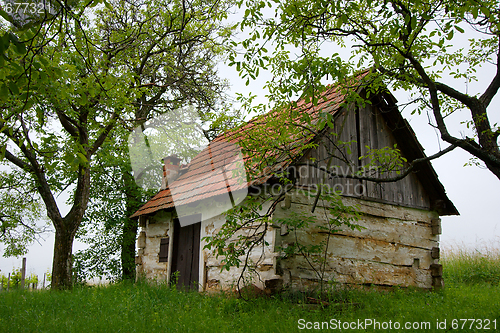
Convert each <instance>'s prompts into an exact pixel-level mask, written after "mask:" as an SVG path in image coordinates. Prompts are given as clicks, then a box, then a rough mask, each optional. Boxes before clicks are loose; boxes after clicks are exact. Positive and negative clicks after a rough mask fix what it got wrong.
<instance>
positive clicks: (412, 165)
mask: <svg viewBox="0 0 500 333" xmlns="http://www.w3.org/2000/svg"><path fill="white" fill-rule="evenodd" d="M456 147H457V146H455V145H451V146H449V147H448V148H446V149H443V150H441V151H439V152H437V153H436V154H434V155H431V156H427V157H422V158H417V159H415V160H413V161H412V162H411V163H410V165H409V166H408V168H406V170H404V171H403V172H402V173H400V174H399V175H397V176H395V177H391V178H379V177H368V176H362V175H356V174H350V175H347V174H340V173H336V172H332V171H330V170H328V168H325V167H322V166H319V165H318V164H317V163H312V164H309V163H300V164H296V166H312V167H314V168H316V169H318V170H321V171H323V172H326V173H327V174H328V175H330V177H331V178H348V179H357V180H366V181H371V182H375V183H389V182H395V181H398V180H401V179H403V178H405V177H406V176H408V175H409V174H410V173H411V172H412V171H413V169H414V168H415V166H416V165H417V164H419V163H423V162H427V161H431V160H433V159H436V158H438V157H441V156H443V155H444V154H447V153H449V152H451V151H452V150H453V149H455V148H456Z"/></svg>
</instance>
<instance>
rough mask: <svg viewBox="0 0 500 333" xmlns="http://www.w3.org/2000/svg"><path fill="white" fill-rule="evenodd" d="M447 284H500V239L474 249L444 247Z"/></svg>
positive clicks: (458, 245)
mask: <svg viewBox="0 0 500 333" xmlns="http://www.w3.org/2000/svg"><path fill="white" fill-rule="evenodd" d="M441 263H442V264H443V269H444V279H445V282H446V281H448V282H452V283H453V282H457V283H466V284H478V283H489V284H493V285H499V284H500V238H498V239H496V240H495V241H492V242H489V243H480V244H476V245H475V246H474V247H470V246H466V245H464V244H455V245H450V246H445V247H443V259H442V260H441Z"/></svg>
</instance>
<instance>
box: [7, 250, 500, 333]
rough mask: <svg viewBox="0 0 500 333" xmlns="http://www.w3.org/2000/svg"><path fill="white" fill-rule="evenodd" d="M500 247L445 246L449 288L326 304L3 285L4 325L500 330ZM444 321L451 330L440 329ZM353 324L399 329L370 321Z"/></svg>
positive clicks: (354, 293)
mask: <svg viewBox="0 0 500 333" xmlns="http://www.w3.org/2000/svg"><path fill="white" fill-rule="evenodd" d="M479 253H480V254H479ZM498 253H499V252H498V251H497V250H494V249H493V248H492V247H490V248H489V251H484V249H483V250H482V252H479V251H475V252H470V251H468V252H467V251H464V250H462V251H458V252H451V251H450V250H447V249H445V251H444V260H443V265H444V274H445V284H446V287H445V289H444V290H443V291H440V292H429V291H422V290H418V289H409V288H406V289H403V288H395V289H394V290H393V291H390V292H380V291H377V290H375V289H370V290H358V289H347V288H344V289H339V290H338V291H332V292H330V293H328V294H327V295H326V298H324V299H325V300H326V302H319V304H307V303H308V302H307V297H308V296H309V297H313V298H316V299H317V298H319V297H317V296H315V295H314V294H307V293H299V292H288V293H282V294H279V295H275V296H267V297H260V298H253V299H250V300H248V301H245V300H242V299H238V298H236V297H231V296H228V295H227V294H216V295H205V294H203V293H197V292H182V291H178V290H176V289H175V288H171V287H169V286H167V285H164V284H161V283H147V282H139V283H136V284H133V283H127V282H123V283H119V284H112V285H110V286H107V287H104V286H97V287H77V288H75V289H74V290H73V291H71V292H70V291H57V292H55V291H48V290H42V291H19V290H16V291H11V292H5V291H4V292H0V332H78V333H81V332H148V333H154V332H299V331H304V330H303V329H302V330H301V329H300V327H301V325H302V326H304V325H306V326H307V325H309V324H308V323H321V325H323V326H326V327H328V328H329V330H331V331H332V330H333V331H335V330H337V329H335V328H334V327H338V326H339V325H340V324H339V323H344V322H346V323H353V322H356V323H358V322H361V323H366V322H372V323H376V322H379V323H388V322H389V321H390V322H392V323H396V322H398V323H400V324H401V325H404V324H405V323H412V325H417V326H418V327H419V328H418V329H416V328H413V327H415V326H413V327H412V329H409V330H407V329H405V330H404V331H407V332H436V331H450V330H453V327H452V326H451V325H452V322H453V320H457V319H461V318H475V319H482V320H486V319H487V320H489V321H490V330H489V331H492V332H493V331H495V329H493V328H494V327H493V323H495V325H496V326H495V327H496V329H497V330H498V329H500V285H499V283H498V280H497V279H498V263H499V259H498ZM476 270H480V272H476ZM495 275H496V276H495ZM325 304H327V305H325ZM438 323H441V324H443V323H444V324H443V325H444V326H445V328H446V329H441V328H442V327H440V329H439V330H438V329H437V325H438ZM332 324H333V325H332ZM335 325H337V326H335ZM424 325H427V326H424ZM323 326H322V327H323ZM312 327H314V326H312ZM422 327H427V328H425V329H422ZM429 327H430V328H429ZM308 331H309V330H308ZM313 331H315V330H314V329H313ZM348 331H353V332H361V331H368V332H375V331H392V330H384V329H376V328H375V327H374V326H370V327H367V326H363V329H359V328H356V329H348ZM463 331H464V332H465V331H467V332H475V331H477V332H483V331H484V330H479V329H474V328H473V329H467V330H463Z"/></svg>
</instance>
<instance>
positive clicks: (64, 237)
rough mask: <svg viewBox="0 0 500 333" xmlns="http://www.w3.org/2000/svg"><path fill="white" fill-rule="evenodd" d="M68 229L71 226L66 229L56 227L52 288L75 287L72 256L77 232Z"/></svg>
mask: <svg viewBox="0 0 500 333" xmlns="http://www.w3.org/2000/svg"><path fill="white" fill-rule="evenodd" d="M67 229H70V228H64V230H61V229H60V228H56V239H55V242H54V261H53V264H52V282H51V288H52V289H71V288H72V287H73V262H72V258H71V256H72V253H73V239H74V238H75V232H73V231H69V230H67ZM71 229H73V228H71ZM75 231H76V229H75Z"/></svg>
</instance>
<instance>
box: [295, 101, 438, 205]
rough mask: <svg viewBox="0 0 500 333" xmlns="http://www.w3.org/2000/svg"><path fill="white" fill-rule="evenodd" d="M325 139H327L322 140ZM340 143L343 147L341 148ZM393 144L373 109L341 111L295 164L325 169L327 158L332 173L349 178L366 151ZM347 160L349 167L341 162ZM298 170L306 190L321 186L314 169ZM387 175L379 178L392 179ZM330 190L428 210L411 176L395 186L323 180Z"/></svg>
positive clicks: (418, 184) (426, 199)
mask: <svg viewBox="0 0 500 333" xmlns="http://www.w3.org/2000/svg"><path fill="white" fill-rule="evenodd" d="M326 136H328V137H326ZM342 143H344V144H342ZM395 144H397V141H396V139H395V137H394V135H393V134H392V130H391V129H390V128H389V127H388V126H387V124H386V122H385V121H384V119H383V116H382V114H381V112H380V110H379V109H378V108H377V107H376V106H373V105H368V104H367V105H366V106H365V107H363V108H360V109H355V108H352V107H351V108H344V109H343V110H342V111H341V112H340V113H339V115H338V116H337V117H336V119H335V123H334V129H332V130H329V131H328V132H327V134H325V136H324V137H323V138H322V139H321V140H319V141H318V147H317V148H316V149H311V150H310V151H309V152H307V153H306V154H305V155H304V157H303V158H302V160H301V161H300V162H299V164H307V163H309V162H310V161H311V159H312V160H313V161H315V162H317V163H318V164H319V165H320V166H322V167H326V166H327V163H328V159H329V158H330V156H335V157H334V158H333V160H332V162H331V164H330V167H331V168H332V171H335V172H338V173H341V174H350V173H352V171H353V170H358V169H359V168H360V167H361V166H363V165H366V163H367V161H366V160H362V161H360V160H359V157H360V156H364V155H366V154H367V152H368V149H369V148H371V149H381V148H384V147H394V145H395ZM345 159H347V160H349V164H348V163H346V162H345V161H343V160H345ZM297 170H298V175H297V176H298V182H297V183H298V184H299V185H302V186H308V185H311V184H318V183H323V175H324V173H323V172H320V171H318V170H317V169H315V168H314V167H305V166H301V167H298V168H297ZM396 175H397V174H396V173H395V172H391V173H390V174H385V175H383V176H382V177H393V176H396ZM324 183H325V184H327V185H329V186H330V188H332V189H335V190H338V191H341V192H342V194H343V195H345V196H352V197H358V198H364V199H373V200H376V201H381V202H387V203H394V204H397V205H403V206H408V207H415V208H423V209H429V208H430V200H429V197H428V195H427V194H426V192H425V189H424V187H423V186H422V184H421V182H420V181H419V180H418V178H417V176H416V175H415V174H410V175H408V176H407V177H405V178H403V179H402V180H399V181H397V182H388V183H378V184H377V183H375V182H371V181H364V180H363V181H360V180H353V179H346V178H330V177H326V180H325V182H324Z"/></svg>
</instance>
